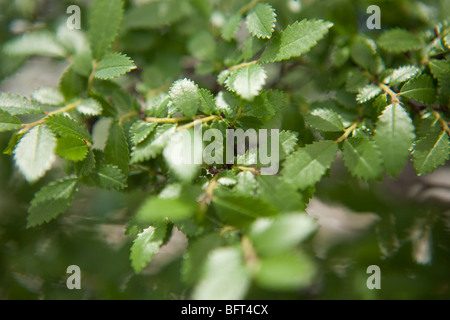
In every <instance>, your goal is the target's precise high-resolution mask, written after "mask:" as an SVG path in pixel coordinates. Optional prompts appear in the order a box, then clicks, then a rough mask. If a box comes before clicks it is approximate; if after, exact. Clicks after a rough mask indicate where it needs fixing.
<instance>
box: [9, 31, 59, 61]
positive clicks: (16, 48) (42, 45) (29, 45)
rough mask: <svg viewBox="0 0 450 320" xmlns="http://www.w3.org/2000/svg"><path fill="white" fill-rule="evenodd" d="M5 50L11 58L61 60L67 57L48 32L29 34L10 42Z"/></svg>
mask: <svg viewBox="0 0 450 320" xmlns="http://www.w3.org/2000/svg"><path fill="white" fill-rule="evenodd" d="M4 50H5V52H6V53H7V54H8V55H11V56H33V55H38V56H48V57H56V58H61V57H65V56H66V55H67V53H66V51H65V50H64V47H63V46H62V45H61V44H60V43H59V42H58V40H57V39H56V37H55V36H54V35H53V34H52V33H50V32H48V31H34V32H27V33H25V34H24V35H23V36H21V37H18V38H15V39H13V40H10V41H8V42H7V43H6V44H5V46H4Z"/></svg>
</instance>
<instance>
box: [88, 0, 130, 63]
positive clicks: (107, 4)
mask: <svg viewBox="0 0 450 320" xmlns="http://www.w3.org/2000/svg"><path fill="white" fill-rule="evenodd" d="M90 10H91V11H90V17H89V43H90V45H91V50H92V57H93V58H94V59H95V60H97V61H100V60H101V59H102V58H103V56H104V55H105V53H106V52H107V51H108V50H109V48H110V47H111V44H112V42H113V41H114V39H115V38H116V36H117V33H118V31H119V26H120V23H121V22H122V15H123V2H122V0H95V1H94V3H93V5H92V6H91V8H90Z"/></svg>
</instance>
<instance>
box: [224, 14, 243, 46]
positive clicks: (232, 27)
mask: <svg viewBox="0 0 450 320" xmlns="http://www.w3.org/2000/svg"><path fill="white" fill-rule="evenodd" d="M241 20H242V16H241V15H240V14H239V13H235V14H233V15H232V16H231V17H230V18H229V19H227V20H226V21H225V23H224V24H223V26H222V28H221V30H220V31H221V34H222V38H224V39H225V40H227V41H230V40H232V39H233V37H234V35H235V34H236V32H237V31H238V29H239V25H240V24H241Z"/></svg>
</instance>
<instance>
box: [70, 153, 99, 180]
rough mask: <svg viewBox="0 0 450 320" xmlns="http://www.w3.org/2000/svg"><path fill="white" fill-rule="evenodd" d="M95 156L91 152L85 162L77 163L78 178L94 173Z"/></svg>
mask: <svg viewBox="0 0 450 320" xmlns="http://www.w3.org/2000/svg"><path fill="white" fill-rule="evenodd" d="M95 164H96V161H95V155H94V152H93V151H92V150H89V151H88V153H87V155H86V158H85V159H84V160H83V161H80V162H77V163H75V170H76V173H77V176H79V177H83V176H87V175H89V174H91V173H92V171H94V169H95Z"/></svg>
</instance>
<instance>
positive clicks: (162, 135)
mask: <svg viewBox="0 0 450 320" xmlns="http://www.w3.org/2000/svg"><path fill="white" fill-rule="evenodd" d="M174 132H175V127H174V126H173V125H170V124H165V125H160V126H158V127H156V129H155V131H153V132H152V133H151V134H150V135H149V136H148V138H147V139H145V140H144V142H142V143H140V144H139V145H137V146H135V147H133V151H132V152H131V163H139V162H144V161H147V160H150V159H153V158H156V157H157V156H159V155H160V154H161V153H162V151H163V150H164V148H165V147H166V145H167V143H168V142H169V140H170V137H171V136H172V134H173V133H174Z"/></svg>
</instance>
